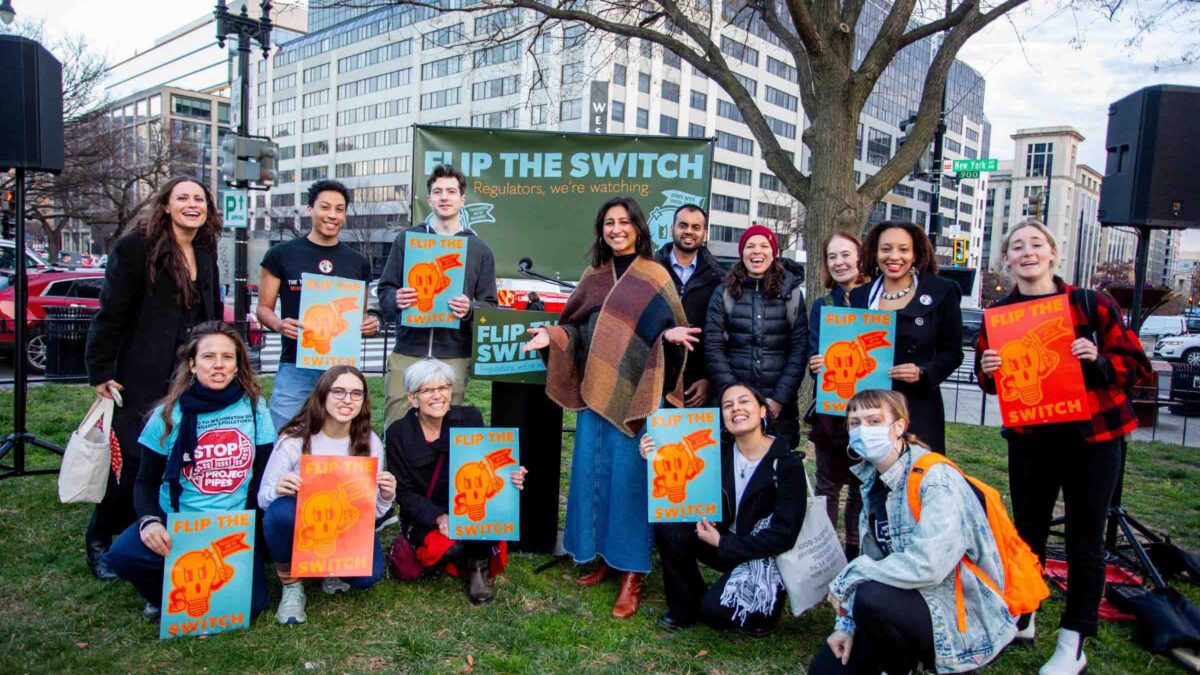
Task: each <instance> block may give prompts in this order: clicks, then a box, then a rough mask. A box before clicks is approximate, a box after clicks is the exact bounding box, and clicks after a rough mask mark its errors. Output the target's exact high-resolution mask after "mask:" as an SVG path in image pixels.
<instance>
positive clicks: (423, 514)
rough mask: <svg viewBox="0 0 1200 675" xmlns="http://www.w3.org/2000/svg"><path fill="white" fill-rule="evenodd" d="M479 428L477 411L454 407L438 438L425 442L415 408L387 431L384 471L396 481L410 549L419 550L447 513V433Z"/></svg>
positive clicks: (443, 420) (397, 495)
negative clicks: (439, 466) (439, 462)
mask: <svg viewBox="0 0 1200 675" xmlns="http://www.w3.org/2000/svg"><path fill="white" fill-rule="evenodd" d="M482 426H484V424H483V413H482V412H480V411H479V409H478V408H473V407H471V406H458V405H455V406H450V410H449V412H447V413H446V416H445V417H443V418H442V435H441V436H440V437H438V439H437V440H436V441H434V442H433V443H426V442H425V433H424V432H423V431H421V423H420V422H419V421H418V419H417V409H416V408H413V409H411V410H409V411H408V414H407V415H405V416H404V417H401V418H400V419H398V420H396V421H395V422H392V426H390V427H388V430H387V440H386V441H385V447H386V451H387V467H388V471H390V472H391V473H392V475H394V476H395V477H396V504H397V505H398V506H399V507H400V517H401V518H402V519H403V521H404V526H405V527H406V528H411V529H410V530H409V541H411V542H412V543H413V544H414V545H417V546H419V545H420V544H421V542H422V541H423V540H424V539H425V535H426V534H427V533H429V532H430V531H432V530H436V529H437V519H438V516H440V515H443V514H446V513H449V512H450V478H449V474H450V429H452V428H454V427H482ZM443 453H444V454H445V459H444V460H442V469H441V471H439V472H438V476H437V484H436V485H435V486H434V488H433V495H432V496H431V497H429V498H426V497H425V493H426V491H427V490H428V489H429V481H430V480H432V479H433V477H434V476H433V470H434V469H435V468H437V460H438V455H441V454H443Z"/></svg>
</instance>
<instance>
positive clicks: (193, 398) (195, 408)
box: [163, 380, 246, 513]
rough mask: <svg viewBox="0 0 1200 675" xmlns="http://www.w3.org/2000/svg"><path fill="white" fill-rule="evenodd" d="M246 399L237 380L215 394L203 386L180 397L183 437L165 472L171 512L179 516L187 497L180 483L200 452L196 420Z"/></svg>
mask: <svg viewBox="0 0 1200 675" xmlns="http://www.w3.org/2000/svg"><path fill="white" fill-rule="evenodd" d="M245 395H246V392H245V390H243V389H242V383H241V382H238V381H237V380H234V381H233V382H230V383H229V386H228V387H225V388H224V389H221V390H219V391H218V390H213V389H209V388H207V387H205V386H204V385H202V384H200V383H199V382H192V386H191V387H188V389H187V391H185V392H183V395H182V396H180V397H179V410H180V412H181V413H183V417H182V419H180V420H179V434H178V435H177V436H176V437H175V445H174V447H172V448H171V456H170V457H168V458H167V468H166V470H165V471H164V472H163V480H165V481H167V483H168V485H169V486H170V493H171V509H172V510H173V511H175V512H176V513H178V512H179V496H180V495H181V494H183V485H181V484H180V482H179V477H180V475H182V474H183V467H185V466H191V465H192V464H194V463H195V461H196V460H195V456H194V455H195V452H196V420H197V418H198V417H199V416H200V415H201V414H203V413H212V412H217V411H218V410H224V409H225V408H228V407H230V406H232V405H234V404H236V403H237V402H238V401H240V400H242V397H243V396H245Z"/></svg>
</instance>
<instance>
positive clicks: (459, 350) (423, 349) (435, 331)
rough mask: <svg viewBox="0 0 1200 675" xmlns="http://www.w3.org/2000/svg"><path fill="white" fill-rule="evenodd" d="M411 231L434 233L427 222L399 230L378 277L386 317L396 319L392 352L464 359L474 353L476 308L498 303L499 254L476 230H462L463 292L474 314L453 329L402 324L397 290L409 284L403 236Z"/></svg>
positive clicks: (380, 306) (378, 290)
mask: <svg viewBox="0 0 1200 675" xmlns="http://www.w3.org/2000/svg"><path fill="white" fill-rule="evenodd" d="M409 232H419V233H422V234H433V233H434V230H433V228H432V227H430V226H429V225H426V224H425V223H420V224H418V225H413V226H412V227H407V228H405V229H403V230H401V231H400V233H399V234H397V235H396V241H395V243H393V244H392V250H391V252H390V253H388V259H387V264H386V265H384V266H383V273H382V274H381V275H380V276H379V287H378V289H377V294H378V296H379V308H380V309H381V310H383V316H384V319H386V320H387V321H395V322H396V346H395V349H394V350H393V351H395V352H396V353H397V354H404V355H406V356H432V357H434V358H439V359H465V358H468V357H470V356H471V325H472V319H473V318H474V311H475V308H476V307H495V306H496V257H495V256H494V255H492V249H491V248H490V247H489V246H488V245H487V242H486V241H484V240H483V237H480V236H479V235H477V234H475V232H474V231H473V230H462V231H460V232H458V233H457V234H455V235H454V236H456V237H467V238H468V243H467V260H466V265H465V267H466V270H465V272H464V275H463V295H466V296H467V297H468V298H469V299H470V300H471V312H472V313H471V314H468V315H467V318H465V319H463V320H462V321H460V322H459V323H458V330H454V329H452V328H420V327H417V326H402V325H400V316H399V312H398V310H397V308H396V291H397V290H398V289H400V288H404V287H405V286H408V281H407V280H405V279H404V236H405V235H406V234H408V233H409Z"/></svg>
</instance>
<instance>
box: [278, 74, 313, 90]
mask: <svg viewBox="0 0 1200 675" xmlns="http://www.w3.org/2000/svg"><path fill="white" fill-rule="evenodd" d="M305 81H306V82H307V80H305ZM294 86H296V74H295V73H288V74H287V75H280V76H279V77H277V78H275V79H274V80H273V81H272V82H271V91H281V90H283V89H291V88H292V87H294Z"/></svg>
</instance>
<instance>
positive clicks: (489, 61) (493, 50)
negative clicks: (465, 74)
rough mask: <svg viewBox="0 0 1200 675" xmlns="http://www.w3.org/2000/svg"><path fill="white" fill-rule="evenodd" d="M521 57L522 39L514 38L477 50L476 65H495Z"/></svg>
mask: <svg viewBox="0 0 1200 675" xmlns="http://www.w3.org/2000/svg"><path fill="white" fill-rule="evenodd" d="M519 58H521V41H520V40H514V41H512V42H505V43H504V44H502V45H496V46H495V47H488V48H487V49H480V50H477V51H476V52H475V61H474V62H475V67H476V68H479V67H481V66H494V65H496V64H497V63H508V62H509V61H516V60H517V59H519Z"/></svg>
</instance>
